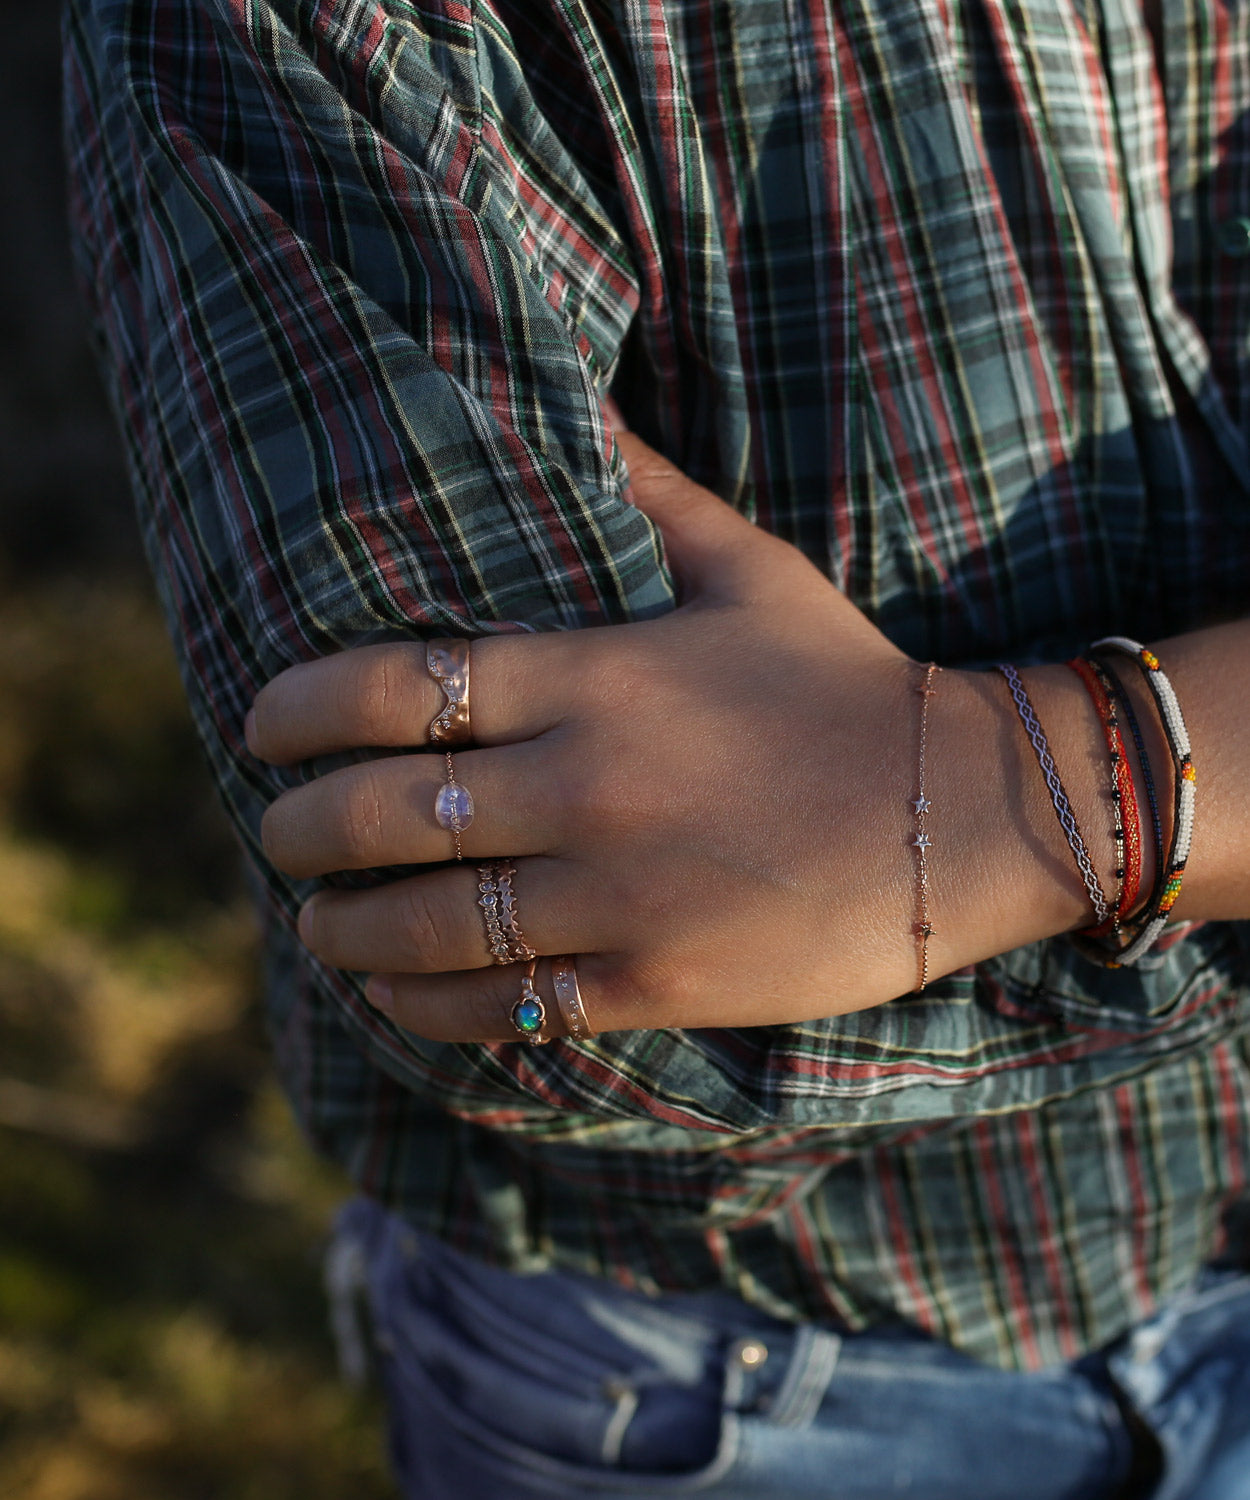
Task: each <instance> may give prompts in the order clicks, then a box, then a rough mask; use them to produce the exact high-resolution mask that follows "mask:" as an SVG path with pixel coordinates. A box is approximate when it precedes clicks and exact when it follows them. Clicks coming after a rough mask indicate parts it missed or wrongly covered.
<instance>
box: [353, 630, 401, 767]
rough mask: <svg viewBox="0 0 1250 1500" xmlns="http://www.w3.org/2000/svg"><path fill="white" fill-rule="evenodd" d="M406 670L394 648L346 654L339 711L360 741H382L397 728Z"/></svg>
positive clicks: (376, 742)
mask: <svg viewBox="0 0 1250 1500" xmlns="http://www.w3.org/2000/svg"><path fill="white" fill-rule="evenodd" d="M408 676H409V674H408V672H407V670H406V669H405V662H404V660H401V658H400V657H399V655H398V654H397V653H396V651H395V650H394V649H393V648H390V647H382V648H379V649H377V650H363V651H355V652H351V653H347V654H346V655H345V657H344V670H343V673H342V679H341V682H340V686H339V702H338V704H337V709H338V713H339V715H340V717H341V719H342V720H343V722H344V724H345V725H346V727H347V729H348V732H349V734H351V735H352V736H354V737H355V738H356V739H357V741H358V742H359V743H361V744H385V743H387V742H388V741H389V739H390V738H391V736H392V735H393V733H394V732H395V731H396V729H397V728H399V726H400V724H401V721H402V718H403V707H404V703H405V701H406V699H407V698H408V696H409V693H408V692H407V691H405V688H406V684H407V679H408Z"/></svg>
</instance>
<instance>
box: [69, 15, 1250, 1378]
mask: <svg viewBox="0 0 1250 1500" xmlns="http://www.w3.org/2000/svg"><path fill="white" fill-rule="evenodd" d="M1146 10H1147V14H1148V16H1149V17H1150V19H1149V24H1147V19H1146V18H1145V17H1144V16H1143V11H1142V8H1141V7H1139V6H1137V5H1135V4H1129V3H1128V0H846V3H845V4H840V5H837V6H835V5H834V4H832V0H472V3H469V0H71V3H70V4H69V6H68V11H67V72H66V107H67V120H68V140H69V148H70V155H71V162H72V181H73V202H72V215H73V223H74V229H75V235H76V242H77V247H78V257H79V267H80V272H81V277H82V283H83V287H84V289H85V294H86V298H87V302H88V304H89V306H90V309H91V312H92V316H93V325H94V328H95V330H96V335H97V338H98V341H99V347H100V350H101V356H102V363H103V368H104V370H105V372H106V377H107V379H108V382H109V386H110V389H111V391H112V394H113V399H114V401H115V405H116V408H117V412H118V416H119V420H120V423H121V427H122V431H123V433H124V435H125V438H126V442H127V446H128V453H129V457H130V464H131V469H132V473H133V478H134V486H135V491H136V494H137V496H138V501H139V508H140V513H141V517H142V522H143V526H144V530H145V536H146V539H147V544H148V548H149V551H150V555H151V557H152V561H153V564H154V568H155V571H156V574H157V578H158V582H159V586H160V588H161V591H162V596H163V599H164V602H165V605H166V608H167V611H168V615H169V620H170V625H171V629H172V632H173V635H174V638H175V641H176V643H177V646H178V649H179V653H180V658H181V661H182V664H183V670H184V674H185V679H186V684H187V690H188V694H189V696H190V700H191V704H192V708H193V710H194V712H195V715H196V718H197V722H198V724H199V727H200V729H201V732H202V735H203V739H204V743H205V745H206V747H207V751H208V755H209V757H210V760H211V762H212V766H213V769H214V772H215V774H216V776H217V778H218V781H219V784H220V786H221V790H222V794H223V797H224V799H225V802H226V805H227V807H228V808H229V810H230V812H231V814H232V816H233V818H234V819H235V821H236V823H237V825H238V827H239V830H240V833H241V835H242V837H243V840H244V842H245V844H246V846H247V848H248V850H249V852H250V854H251V856H252V858H253V861H254V862H255V865H256V869H257V876H258V884H259V886H260V887H261V889H262V894H263V902H264V905H265V908H266V911H267V913H268V921H269V942H268V945H267V951H268V955H269V961H270V965H271V974H270V981H271V982H270V988H269V995H270V999H269V1005H270V1015H271V1021H272V1027H273V1034H274V1037H275V1041H276V1045H277V1052H278V1058H279V1064H280V1067H281V1070H282V1074H283V1077H284V1079H285V1082H286V1084H287V1087H288V1089H289V1091H290V1093H291V1097H292V1099H293V1101H294V1103H295V1105H296V1108H297V1110H298V1111H299V1113H300V1115H301V1118H302V1119H303V1120H304V1121H305V1122H306V1124H307V1127H308V1129H309V1131H310V1132H311V1134H312V1135H313V1137H314V1139H315V1140H316V1141H317V1143H318V1144H319V1145H320V1147H321V1148H322V1149H323V1150H325V1151H327V1152H329V1153H330V1154H332V1155H333V1156H335V1157H336V1158H337V1159H338V1160H340V1161H341V1162H343V1163H344V1164H345V1165H346V1166H347V1167H348V1169H349V1170H350V1171H351V1173H352V1174H353V1176H354V1177H355V1178H356V1180H357V1181H358V1182H359V1183H360V1184H361V1185H362V1186H363V1187H364V1188H365V1189H366V1190H367V1191H368V1192H370V1193H373V1194H375V1195H377V1196H378V1197H380V1198H382V1199H383V1200H384V1201H386V1202H387V1203H389V1204H391V1205H393V1206H395V1207H396V1208H398V1209H399V1210H400V1211H401V1212H403V1213H404V1214H406V1215H408V1216H409V1217H410V1218H411V1219H412V1220H413V1221H414V1222H415V1223H417V1224H419V1225H421V1226H422V1227H424V1228H426V1229H428V1230H431V1231H433V1232H434V1233H436V1234H439V1235H442V1236H444V1237H446V1238H448V1239H450V1240H451V1241H453V1242H455V1243H456V1244H458V1245H460V1246H461V1247H463V1248H466V1249H468V1250H471V1251H473V1252H474V1253H476V1254H479V1255H482V1256H486V1257H488V1258H490V1259H493V1260H495V1261H497V1262H499V1263H502V1264H505V1265H509V1266H513V1267H516V1268H520V1269H529V1268H537V1267H544V1266H548V1265H556V1266H564V1267H575V1268H578V1269H583V1270H590V1271H593V1272H598V1273H601V1274H604V1275H608V1276H613V1277H616V1278H619V1279H621V1280H624V1281H627V1282H629V1283H631V1284H633V1285H636V1286H641V1287H652V1288H667V1289H672V1288H683V1287H689V1288H694V1287H708V1286H727V1287H731V1288H733V1289H735V1290H736V1291H738V1292H739V1293H740V1294H741V1295H742V1296H744V1297H745V1298H747V1299H748V1300H749V1301H751V1302H753V1303H755V1304H757V1305H759V1306H761V1307H764V1308H767V1309H769V1310H771V1311H773V1312H777V1313H780V1314H781V1315H783V1316H790V1317H805V1318H834V1319H841V1320H843V1321H845V1322H847V1323H849V1324H850V1325H851V1326H855V1327H859V1326H864V1325H866V1324H869V1323H875V1322H880V1321H883V1320H885V1321H888V1320H892V1319H905V1320H908V1321H911V1322H913V1323H915V1324H918V1325H920V1326H921V1327H924V1328H926V1329H929V1330H931V1331H932V1332H933V1333H934V1334H935V1335H937V1336H939V1337H942V1338H945V1339H948V1340H951V1341H953V1342H954V1343H955V1344H957V1345H958V1346H959V1347H961V1348H963V1349H965V1350H967V1351H968V1352H969V1353H971V1354H973V1355H974V1356H976V1357H978V1358H981V1359H985V1360H989V1361H993V1362H996V1363H999V1364H1002V1365H1007V1366H1025V1367H1033V1366H1037V1365H1040V1364H1045V1363H1047V1362H1051V1361H1055V1360H1059V1359H1063V1358H1067V1357H1070V1356H1072V1355H1075V1354H1078V1353H1080V1352H1081V1351H1082V1350H1084V1349H1087V1348H1089V1347H1091V1346H1093V1345H1096V1344H1098V1343H1101V1342H1102V1341H1104V1340H1106V1339H1108V1338H1110V1337H1112V1336H1114V1335H1115V1334H1117V1333H1118V1332H1119V1331H1120V1330H1121V1329H1123V1328H1124V1327H1126V1326H1127V1325H1128V1324H1129V1323H1131V1322H1133V1321H1134V1320H1136V1319H1138V1318H1140V1317H1141V1316H1143V1315H1144V1314H1145V1313H1147V1312H1148V1311H1149V1310H1150V1309H1151V1308H1152V1307H1153V1306H1154V1305H1155V1304H1156V1303H1157V1301H1158V1299H1159V1298H1160V1297H1162V1296H1165V1295H1167V1294H1168V1293H1170V1292H1172V1291H1173V1290H1175V1289H1176V1288H1177V1287H1178V1286H1180V1285H1182V1284H1183V1283H1184V1282H1185V1281H1186V1280H1187V1279H1188V1278H1189V1277H1190V1276H1191V1275H1192V1274H1193V1272H1194V1271H1195V1269H1196V1268H1197V1267H1198V1266H1199V1265H1200V1264H1201V1263H1202V1262H1203V1261H1205V1260H1207V1259H1208V1258H1210V1257H1211V1256H1213V1255H1215V1254H1217V1253H1228V1254H1233V1255H1236V1256H1242V1255H1245V1254H1246V1252H1247V1248H1248V1247H1247V1245H1246V1242H1245V1236H1244V1234H1243V1233H1242V1231H1241V1229H1240V1227H1239V1226H1240V1224H1241V1219H1240V1218H1239V1213H1238V1209H1239V1205H1240V1204H1241V1202H1242V1197H1243V1193H1244V1189H1245V1185H1246V1164H1247V1156H1246V1153H1247V1150H1248V1149H1250V1059H1248V1058H1247V1054H1246V1042H1245V1034H1246V1021H1247V1004H1246V1002H1247V999H1248V997H1250V943H1248V942H1247V929H1246V927H1245V926H1244V925H1234V924H1211V925H1207V926H1205V927H1201V928H1198V929H1196V930H1194V931H1191V932H1190V933H1188V934H1187V935H1185V936H1183V938H1182V939H1181V940H1179V941H1176V942H1174V943H1173V945H1172V946H1171V947H1170V948H1169V949H1168V950H1167V951H1166V952H1165V953H1163V954H1161V955H1160V958H1159V962H1158V964H1157V966H1156V967H1154V968H1153V969H1150V970H1149V971H1146V972H1140V971H1134V972H1126V971H1119V972H1111V971H1105V970H1100V969H1096V968H1094V967H1092V966H1091V965H1089V964H1088V963H1086V962H1085V961H1084V960H1083V959H1081V958H1080V957H1079V956H1078V955H1076V954H1075V953H1074V952H1073V951H1072V950H1071V949H1070V948H1069V947H1068V946H1066V945H1065V944H1063V943H1053V944H1045V945H1041V946H1039V947H1036V948H1030V949H1026V950H1022V951H1020V952H1017V953H1012V954H1008V955H1005V956H1003V957H1002V958H999V959H997V960H994V961H993V962H991V963H987V964H985V965H983V966H981V967H980V968H979V969H978V970H976V971H975V972H973V971H968V972H966V973H960V974H957V975H953V976H951V977H950V978H948V979H946V980H944V981H942V982H941V983H939V984H936V985H934V986H932V987H931V989H930V990H929V991H928V992H926V994H925V995H923V996H920V997H915V996H912V997H904V998H902V999H900V1000H898V1001H896V1002H894V1003H892V1004H890V1005H887V1006H884V1007H881V1008H879V1009H876V1010H873V1011H869V1012H866V1013H864V1014H862V1015H854V1016H842V1017H837V1018H835V1019H832V1020H828V1021H821V1022H813V1023H806V1024H802V1025H795V1026H785V1027H767V1028H758V1029H754V1030H751V1029H742V1030H734V1031H697V1032H694V1031H692V1032H682V1031H665V1032H656V1033H641V1032H639V1033H618V1034H612V1035H608V1036H603V1037H600V1038H597V1039H596V1040H595V1041H593V1042H591V1043H587V1044H584V1045H571V1044H558V1045H555V1046H552V1047H549V1048H544V1049H541V1050H539V1051H534V1050H531V1049H528V1048H524V1047H517V1046H489V1047H488V1046H450V1045H442V1044H434V1043H429V1042H425V1041H422V1040H420V1039H419V1038H416V1037H413V1036H410V1035H408V1034H406V1033H403V1032H400V1031H398V1030H396V1029H395V1028H394V1027H392V1026H391V1025H390V1024H389V1023H387V1022H386V1021H385V1020H384V1019H383V1018H381V1017H380V1016H379V1015H377V1014H376V1013H374V1012H373V1011H372V1010H371V1009H370V1008H369V1007H368V1006H366V1005H365V1004H364V1003H363V1001H362V999H361V996H360V993H359V989H358V986H357V984H356V983H355V982H354V981H353V980H352V979H351V978H349V977H348V976H345V975H343V974H340V973H336V972H331V971H327V970H325V969H323V968H321V967H319V966H317V965H315V964H313V963H311V962H310V961H309V960H308V959H307V957H306V956H305V955H304V954H303V953H302V950H301V949H300V948H299V946H298V944H297V943H296V942H295V940H294V938H293V934H292V925H293V914H294V912H295V910H296V909H297V906H298V904H299V901H300V900H301V899H302V898H303V897H304V896H305V895H307V893H308V891H307V887H301V886H298V885H296V884H293V883H291V882H289V881H286V880H284V879H283V878H282V877H280V876H278V875H277V874H276V873H275V872H273V871H272V870H269V869H267V868H266V867H265V865H264V861H263V858H262V856H261V854H260V850H259V845H258V840H257V827H258V823H259V819H260V815H261V813H262V811H263V809H264V807H265V806H266V805H267V803H268V802H269V800H271V799H272V797H273V796H274V795H275V794H276V792H277V791H278V790H279V789H280V787H282V786H284V785H289V784H291V782H292V780H293V779H294V778H295V777H297V776H299V775H305V774H308V772H309V768H305V769H304V770H303V771H301V772H293V773H287V772H281V771H275V770H271V769H268V768H265V767H262V766H260V765H258V764H257V763H256V762H254V761H253V760H252V759H251V758H250V757H249V756H248V755H247V753H246V750H245V748H244V746H243V741H242V724H243V718H244V714H245V712H246V709H247V707H248V705H249V703H250V701H251V698H252V696H253V695H254V693H255V692H256V690H257V689H258V688H259V687H260V686H261V685H262V684H263V683H264V682H265V681H267V680H268V679H269V678H271V677H272V676H274V675H275V674H276V673H277V672H278V671H280V670H281V669H282V668H284V667H286V666H288V665H289V664H291V663H293V662H296V661H300V660H304V659H307V658H309V657H313V656H317V655H320V654H323V653H326V652H330V651H335V650H338V649H341V648H343V647H345V646H350V645H353V644H356V643H358V642H361V641H365V640H378V639H383V638H387V637H408V638H413V637H422V636H428V635H433V634H455V633H471V634H484V633H488V632H492V631H500V630H519V629H530V630H535V629H537V630H549V629H568V628H575V627H577V626H581V625H585V624H589V623H594V622H610V621H622V620H627V619H634V618H641V617H644V616H649V615H654V614H656V613H657V612H661V611H663V610H665V609H667V608H668V607H670V604H671V589H670V584H669V580H668V578H667V575H666V573H665V569H664V565H663V560H662V556H661V553H660V551H659V548H658V543H657V540H656V537H655V535H654V533H653V531H652V529H651V527H650V525H649V523H648V522H647V521H646V519H645V518H644V517H643V516H642V515H641V514H640V513H639V512H637V511H636V510H634V509H632V508H631V507H630V505H629V504H628V493H627V477H626V475H625V474H624V472H623V470H622V467H621V465H620V462H619V457H618V455H617V453H616V450H615V448H614V445H613V443H612V440H611V435H610V432H609V430H608V427H607V425H606V423H605V420H604V415H603V411H602V406H601V398H602V396H603V395H604V394H605V392H606V391H607V390H608V389H609V388H610V389H611V390H612V391H613V392H614V393H615V394H616V396H617V398H618V399H619V400H620V402H621V404H622V405H623V406H624V408H625V410H626V412H627V414H628V415H629V417H630V419H631V423H632V425H633V426H634V427H635V428H636V429H637V430H638V431H639V432H640V433H641V434H642V435H643V436H644V437H646V438H647V439H648V440H650V441H651V442H652V443H654V444H655V445H656V446H658V447H660V448H661V449H663V450H664V451H665V452H666V453H667V454H668V455H669V456H670V457H671V458H672V459H673V460H674V461H676V462H677V463H678V464H680V465H681V466H682V467H683V468H684V469H685V470H686V472H688V473H690V474H691V475H692V476H693V477H695V478H697V479H699V480H700V481H702V482H703V483H705V484H708V485H710V486H711V487H713V488H714V489H715V490H716V491H717V492H718V493H719V494H721V495H722V496H723V497H724V498H725V499H726V500H727V501H728V502H729V503H730V504H732V505H735V506H736V507H738V508H739V509H741V510H742V511H743V512H744V513H746V514H748V515H750V516H752V517H753V518H754V519H755V520H756V521H757V522H758V524H760V525H762V526H765V527H768V528H769V529H771V530H772V531H774V532H776V533H778V534H779V535H782V536H784V537H786V538H788V539H789V540H791V541H793V542H794V543H795V544H796V545H797V546H799V547H801V548H802V549H803V551H804V552H805V553H806V554H807V555H808V556H809V557H811V558H812V559H813V560H814V561H815V562H816V563H817V564H818V565H819V566H821V567H822V568H823V569H825V571H826V572H827V573H828V574H829V576H830V577H831V578H832V579H834V580H835V581H836V582H837V584H838V585H839V586H840V587H841V588H843V589H844V590H845V591H846V592H847V593H848V595H849V596H850V597H851V598H852V599H853V600H854V601H855V603H856V604H858V605H859V606H860V607H861V608H862V609H864V610H865V611H866V612H867V613H868V614H869V615H870V616H872V617H873V618H874V619H875V620H876V621H877V622H878V623H879V624H880V625H881V627H882V628H883V629H884V630H885V631H886V632H887V633H888V634H889V635H890V636H891V637H892V638H893V639H894V640H895V641H896V642H897V643H898V644H899V645H900V646H902V647H903V648H905V649H906V650H908V651H910V652H911V653H913V654H914V655H916V656H917V657H919V658H921V659H928V658H935V659H937V660H939V661H941V662H944V663H947V664H969V663H973V664H976V663H985V662H987V661H992V660H993V659H995V658H996V657H999V656H1007V657H1010V658H1012V659H1014V660H1017V661H1022V662H1023V661H1028V660H1032V659H1039V658H1043V657H1052V656H1057V655H1058V654H1060V653H1062V652H1067V651H1069V650H1070V649H1072V648H1073V647H1074V646H1076V645H1078V644H1079V643H1080V642H1082V641H1083V640H1085V639H1088V638H1089V637H1090V636H1091V635H1092V634H1094V633H1095V632H1098V633H1103V632H1107V631H1111V630H1115V631H1125V632H1128V633H1130V634H1135V635H1138V636H1140V637H1143V638H1147V639H1148V638H1151V637H1157V636H1158V635H1160V634H1162V633H1165V632H1168V631H1173V630H1179V629H1185V628H1188V627H1192V626H1194V625H1197V624H1199V623H1202V622H1204V621H1207V620H1210V619H1214V618H1219V617H1222V616H1225V615H1230V614H1234V613H1240V612H1244V609H1245V604H1246V585H1245V577H1246V568H1247V564H1248V563H1250V505H1248V504H1247V499H1248V494H1250V275H1248V274H1247V273H1248V271H1250V259H1248V258H1247V257H1248V255H1250V123H1248V122H1250V8H1247V7H1245V6H1242V7H1231V6H1228V5H1227V4H1225V3H1224V0H1159V3H1158V5H1157V6H1156V7H1155V8H1154V11H1151V10H1150V8H1149V7H1147V8H1146ZM1199 753H1200V752H1199ZM312 769H318V768H312ZM830 850H831V861H832V864H833V867H834V868H835V869H836V867H837V843H836V830H831V832H830Z"/></svg>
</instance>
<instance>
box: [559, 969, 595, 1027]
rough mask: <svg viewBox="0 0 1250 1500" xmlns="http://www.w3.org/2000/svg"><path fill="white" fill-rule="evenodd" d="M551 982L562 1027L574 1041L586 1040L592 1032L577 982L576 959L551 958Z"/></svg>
mask: <svg viewBox="0 0 1250 1500" xmlns="http://www.w3.org/2000/svg"><path fill="white" fill-rule="evenodd" d="M551 983H552V986H553V987H554V989H555V992H556V1004H557V1005H558V1006H559V1007H560V1017H561V1019H562V1020H563V1022H564V1029H565V1031H567V1032H568V1034H569V1035H570V1036H571V1037H572V1038H573V1040H574V1041H575V1042H584V1041H588V1040H589V1039H590V1038H591V1037H592V1036H594V1032H593V1031H591V1029H590V1022H589V1021H588V1020H587V1019H586V1006H585V1005H584V1003H583V1002H582V992H581V989H580V988H579V986H578V983H577V961H576V959H573V958H570V957H567V956H566V957H564V958H553V959H552V960H551Z"/></svg>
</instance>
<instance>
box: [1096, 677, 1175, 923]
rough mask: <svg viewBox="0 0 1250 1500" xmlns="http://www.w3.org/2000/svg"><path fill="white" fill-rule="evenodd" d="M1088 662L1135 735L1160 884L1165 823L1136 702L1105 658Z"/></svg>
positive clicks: (1156, 871) (1156, 877)
mask: <svg viewBox="0 0 1250 1500" xmlns="http://www.w3.org/2000/svg"><path fill="white" fill-rule="evenodd" d="M1089 660H1090V661H1092V663H1093V665H1094V666H1095V667H1096V668H1097V669H1098V670H1099V671H1100V672H1101V673H1102V675H1103V676H1104V677H1105V678H1106V679H1107V682H1108V683H1109V684H1110V687H1111V691H1112V693H1113V694H1114V696H1115V700H1116V702H1117V703H1118V704H1119V705H1120V709H1121V711H1122V712H1123V714H1124V718H1125V720H1126V722H1127V723H1128V727H1129V732H1130V734H1132V736H1133V744H1134V746H1135V748H1136V750H1137V764H1138V765H1139V766H1140V767H1141V779H1142V785H1143V786H1144V787H1145V789H1146V802H1147V804H1148V806H1149V808H1150V826H1151V834H1152V836H1153V840H1154V846H1155V880H1156V881H1157V880H1158V878H1159V872H1160V871H1161V870H1162V869H1163V868H1164V859H1163V824H1162V822H1160V820H1159V799H1158V796H1157V794H1156V792H1155V778H1154V772H1153V770H1152V769H1151V765H1150V756H1149V755H1148V754H1147V753H1146V740H1145V736H1144V735H1143V734H1142V732H1141V724H1140V723H1139V722H1138V719H1137V710H1136V709H1135V708H1134V707H1133V700H1132V698H1130V697H1129V695H1128V692H1127V690H1126V689H1125V686H1124V684H1123V683H1122V682H1121V681H1120V676H1119V673H1118V672H1117V671H1116V670H1115V668H1114V667H1113V666H1112V665H1111V663H1110V662H1109V661H1107V660H1105V659H1104V658H1103V657H1098V656H1095V657H1091V658H1089ZM1152 889H1153V887H1152ZM1147 904H1149V903H1147Z"/></svg>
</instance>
